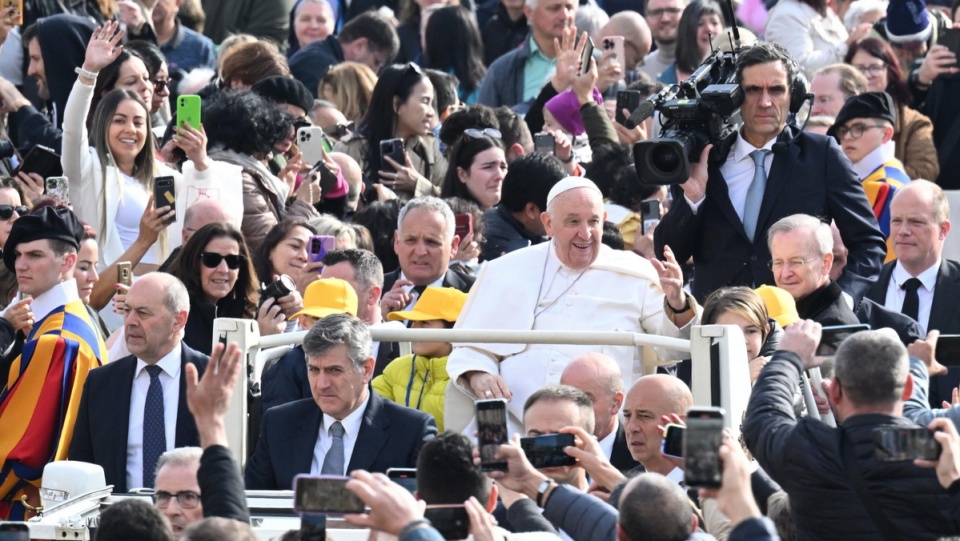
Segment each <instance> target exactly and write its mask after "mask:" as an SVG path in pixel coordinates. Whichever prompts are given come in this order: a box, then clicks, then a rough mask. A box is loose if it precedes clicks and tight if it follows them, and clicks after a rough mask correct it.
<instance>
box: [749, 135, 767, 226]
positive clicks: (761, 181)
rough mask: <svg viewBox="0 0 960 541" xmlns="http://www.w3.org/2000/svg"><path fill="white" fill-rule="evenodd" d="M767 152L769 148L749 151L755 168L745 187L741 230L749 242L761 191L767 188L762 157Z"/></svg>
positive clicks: (755, 223) (761, 198)
mask: <svg viewBox="0 0 960 541" xmlns="http://www.w3.org/2000/svg"><path fill="white" fill-rule="evenodd" d="M769 152H770V151H769V150H765V149H762V148H761V149H759V150H754V151H753V152H751V153H750V157H751V158H753V163H754V166H755V169H754V171H753V182H751V183H750V188H748V189H747V199H746V202H745V204H744V205H743V231H744V232H745V233H746V234H747V238H748V239H750V242H753V240H754V238H755V235H756V233H757V219H758V218H759V215H760V205H761V204H762V203H763V192H765V191H766V189H767V169H766V166H765V165H764V159H765V158H766V157H767V154H768V153H769Z"/></svg>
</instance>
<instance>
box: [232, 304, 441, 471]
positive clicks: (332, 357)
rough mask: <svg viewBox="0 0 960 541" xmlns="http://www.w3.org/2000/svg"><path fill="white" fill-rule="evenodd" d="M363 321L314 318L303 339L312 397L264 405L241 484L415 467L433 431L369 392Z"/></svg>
mask: <svg viewBox="0 0 960 541" xmlns="http://www.w3.org/2000/svg"><path fill="white" fill-rule="evenodd" d="M370 345H371V339H370V329H369V327H368V326H367V325H366V324H365V323H363V322H362V321H360V320H359V319H357V318H356V317H353V316H350V315H348V314H335V315H331V316H327V317H325V318H323V319H321V320H319V321H318V322H317V323H316V324H315V325H314V326H313V327H312V328H311V329H310V330H309V331H308V332H307V335H306V337H305V338H304V340H303V350H304V353H305V356H306V359H307V360H306V363H307V374H308V377H309V380H310V387H311V392H312V394H313V398H312V399H304V400H298V401H296V402H291V403H289V404H285V405H283V406H279V407H276V408H273V409H270V410H268V411H267V412H266V414H265V415H264V417H263V422H262V425H261V431H260V440H259V442H258V443H257V448H256V450H255V451H254V453H253V456H252V457H250V460H248V461H247V466H246V472H245V479H246V486H247V489H248V490H277V489H282V490H286V489H289V488H291V487H292V486H293V478H294V476H296V475H298V474H308V473H309V474H314V475H319V474H323V475H344V474H347V473H349V472H351V471H353V470H356V469H363V470H367V471H371V472H384V471H386V469H387V468H390V467H407V468H412V467H416V463H417V455H418V454H419V452H420V447H421V446H422V445H423V443H424V442H425V441H427V440H429V439H431V438H433V437H434V436H435V435H436V434H437V427H436V424H435V423H434V421H433V418H432V417H430V416H429V415H427V414H425V413H422V412H419V411H417V410H413V409H410V408H406V407H403V406H399V405H396V404H394V403H392V402H389V401H386V400H383V399H381V398H380V397H379V396H377V394H376V393H373V392H371V391H370V387H369V383H370V379H371V377H372V375H373V366H374V362H375V360H374V358H373V357H371V356H370Z"/></svg>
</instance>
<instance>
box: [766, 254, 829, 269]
mask: <svg viewBox="0 0 960 541" xmlns="http://www.w3.org/2000/svg"><path fill="white" fill-rule="evenodd" d="M815 259H817V258H816V257H811V258H808V259H788V260H786V261H784V260H782V259H774V260H773V261H768V262H767V266H768V267H770V270H772V271H779V270H780V269H782V268H783V267H787V268H788V269H790V270H791V271H793V270H795V269H798V268H800V267H802V266H804V265H806V264H807V263H809V262H811V261H813V260H815Z"/></svg>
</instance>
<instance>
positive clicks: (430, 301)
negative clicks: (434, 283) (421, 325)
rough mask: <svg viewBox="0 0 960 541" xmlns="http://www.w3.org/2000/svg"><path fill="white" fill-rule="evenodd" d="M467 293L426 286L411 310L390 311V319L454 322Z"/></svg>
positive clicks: (388, 317)
mask: <svg viewBox="0 0 960 541" xmlns="http://www.w3.org/2000/svg"><path fill="white" fill-rule="evenodd" d="M466 302H467V294H466V293H464V292H462V291H460V290H459V289H456V288H453V287H428V288H426V289H424V290H423V295H420V298H419V299H417V304H415V305H413V310H407V311H403V312H390V313H389V314H387V319H389V320H390V321H402V320H410V321H435V320H438V319H442V320H443V321H449V322H451V323H452V322H455V321H456V320H457V318H458V317H460V311H461V310H463V305H464V303H466Z"/></svg>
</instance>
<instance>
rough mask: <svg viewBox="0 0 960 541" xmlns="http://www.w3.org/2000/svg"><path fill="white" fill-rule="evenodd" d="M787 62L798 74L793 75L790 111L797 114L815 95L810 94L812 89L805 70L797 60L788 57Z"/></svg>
mask: <svg viewBox="0 0 960 541" xmlns="http://www.w3.org/2000/svg"><path fill="white" fill-rule="evenodd" d="M787 62H788V63H789V64H790V68H792V69H793V72H794V73H795V74H796V75H794V77H793V83H791V84H790V112H791V113H793V114H797V113H799V112H800V108H801V107H803V104H804V103H806V102H807V100H811V99H813V95H812V94H810V90H809V89H808V87H807V77H806V76H805V75H804V74H803V70H801V69H800V65H799V64H797V61H796V60H794V59H792V58H788V59H787Z"/></svg>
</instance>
